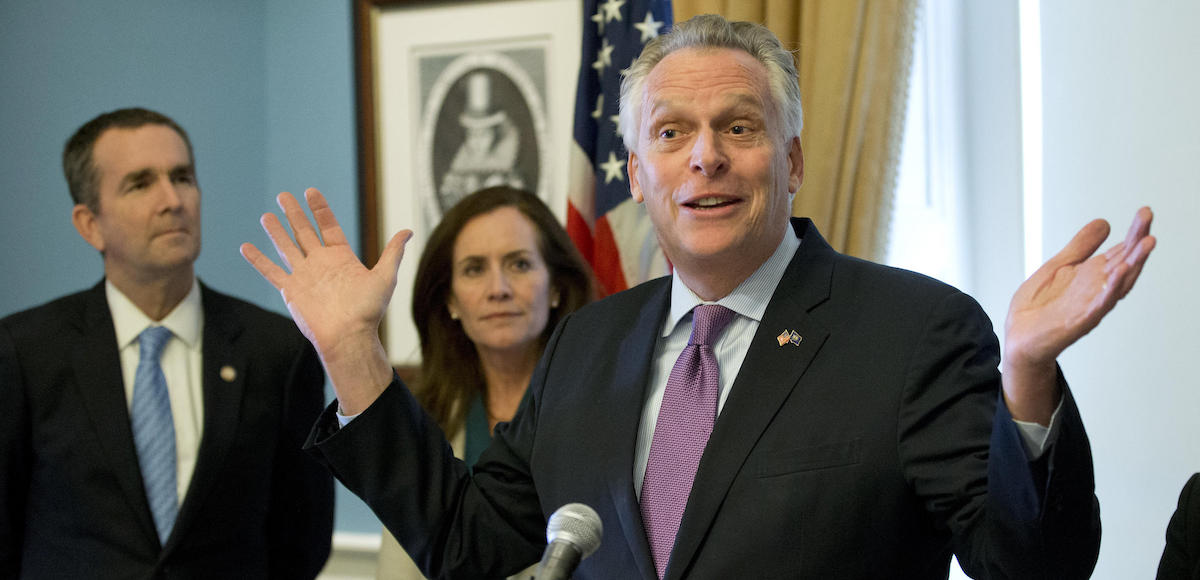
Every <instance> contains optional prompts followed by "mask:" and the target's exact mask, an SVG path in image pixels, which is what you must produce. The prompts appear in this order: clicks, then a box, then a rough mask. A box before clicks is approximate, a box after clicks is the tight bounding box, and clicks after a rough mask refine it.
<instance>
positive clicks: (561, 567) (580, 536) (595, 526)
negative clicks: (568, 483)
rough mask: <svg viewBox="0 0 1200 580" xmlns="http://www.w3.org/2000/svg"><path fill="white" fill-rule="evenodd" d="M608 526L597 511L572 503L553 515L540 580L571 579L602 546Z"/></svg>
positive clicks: (549, 525) (548, 524)
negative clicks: (602, 522) (580, 564)
mask: <svg viewBox="0 0 1200 580" xmlns="http://www.w3.org/2000/svg"><path fill="white" fill-rule="evenodd" d="M603 534H604V526H603V525H602V524H601V523H600V516H599V515H598V514H597V513H596V510H594V509H592V508H590V507H588V506H586V505H584V504H581V503H569V504H567V505H564V506H562V507H560V508H558V509H557V510H555V511H554V513H553V514H550V521H549V523H547V524H546V542H547V544H546V551H545V552H544V553H543V554H542V561H541V563H540V564H538V567H537V575H536V576H535V578H536V579H537V580H567V579H568V578H570V577H571V573H572V572H574V571H575V568H578V567H579V563H580V562H581V561H583V559H584V558H586V557H588V556H591V555H592V553H593V552H595V551H596V548H599V547H600V536H601V535H603Z"/></svg>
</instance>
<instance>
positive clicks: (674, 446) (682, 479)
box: [641, 304, 735, 578]
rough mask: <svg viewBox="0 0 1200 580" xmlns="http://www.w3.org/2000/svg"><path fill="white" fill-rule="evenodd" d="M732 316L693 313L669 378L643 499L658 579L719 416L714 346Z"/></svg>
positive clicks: (711, 307)
mask: <svg viewBox="0 0 1200 580" xmlns="http://www.w3.org/2000/svg"><path fill="white" fill-rule="evenodd" d="M734 315H735V313H734V311H732V310H730V309H728V308H725V307H724V306H718V305H716V304H701V305H699V306H697V307H696V308H695V310H693V311H692V336H691V338H689V339H688V345H687V346H686V347H684V348H683V352H682V353H680V354H679V359H677V360H676V361H675V366H674V368H672V369H671V376H670V378H668V379H667V388H666V391H665V392H664V394H663V401H662V406H661V407H660V408H659V412H658V421H657V422H656V423H655V425H654V439H653V441H652V442H651V443H650V457H649V459H648V460H647V462H646V477H645V479H644V480H643V481H642V498H641V504H642V523H643V525H645V527H646V538H647V539H648V540H649V541H650V551H651V553H652V554H653V555H654V568H655V569H656V570H658V577H659V578H662V577H663V574H664V573H665V572H666V569H667V561H668V560H669V559H670V557H671V548H672V547H673V546H674V545H675V534H676V532H678V531H679V522H680V521H681V520H682V519H683V509H684V507H686V506H687V500H688V495H689V494H690V493H691V492H692V480H694V479H695V478H696V469H697V467H698V466H699V465H700V456H701V455H702V454H703V453H704V447H705V445H707V444H708V436H709V434H711V433H712V429H713V423H714V422H715V421H716V418H717V396H718V394H719V393H720V390H721V376H720V373H719V371H718V370H717V357H716V355H715V354H714V353H713V347H712V345H713V343H714V342H716V340H717V337H719V336H720V335H721V331H723V330H725V327H726V326H728V325H729V323H730V321H732V320H733V317H734Z"/></svg>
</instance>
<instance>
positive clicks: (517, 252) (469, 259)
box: [455, 248, 533, 265]
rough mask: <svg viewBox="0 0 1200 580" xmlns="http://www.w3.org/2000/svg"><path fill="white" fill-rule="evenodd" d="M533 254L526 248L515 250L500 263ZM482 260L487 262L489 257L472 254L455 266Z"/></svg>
mask: <svg viewBox="0 0 1200 580" xmlns="http://www.w3.org/2000/svg"><path fill="white" fill-rule="evenodd" d="M532 253H533V250H529V249H524V248H522V249H520V250H513V251H511V252H509V253H507V254H504V255H503V256H500V261H501V262H503V261H504V260H511V259H513V258H521V257H524V256H528V255H530V254H532ZM482 260H487V256H484V255H481V254H471V255H469V256H463V258H462V259H461V260H459V261H457V262H455V264H459V265H462V264H466V263H469V262H475V261H482Z"/></svg>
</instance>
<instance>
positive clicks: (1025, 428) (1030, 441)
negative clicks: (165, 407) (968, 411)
mask: <svg viewBox="0 0 1200 580" xmlns="http://www.w3.org/2000/svg"><path fill="white" fill-rule="evenodd" d="M1062 406H1063V402H1062V400H1061V399H1060V400H1059V401H1058V406H1057V407H1055V408H1054V414H1052V415H1050V426H1049V427H1046V426H1043V425H1040V424H1038V423H1034V422H1032V421H1018V420H1016V419H1013V423H1016V424H1017V428H1018V430H1020V432H1021V441H1022V442H1023V443H1024V444H1025V454H1026V455H1027V456H1028V457H1029V460H1030V461H1037V460H1038V459H1040V458H1041V457H1042V454H1043V453H1045V452H1046V448H1047V447H1049V446H1050V443H1052V442H1053V441H1054V439H1055V438H1056V437H1057V436H1058V425H1059V423H1061V421H1059V420H1058V414H1059V411H1062ZM341 418H342V416H341V414H340V413H339V414H338V420H339V421H340V420H341ZM352 418H353V417H352ZM349 422H350V421H349V419H347V420H346V423H349ZM343 425H345V423H343Z"/></svg>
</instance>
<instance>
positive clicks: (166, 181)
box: [158, 177, 183, 211]
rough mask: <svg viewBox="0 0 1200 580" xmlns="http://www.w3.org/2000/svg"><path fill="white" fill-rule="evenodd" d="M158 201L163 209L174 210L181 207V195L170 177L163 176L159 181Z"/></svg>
mask: <svg viewBox="0 0 1200 580" xmlns="http://www.w3.org/2000/svg"><path fill="white" fill-rule="evenodd" d="M158 189H159V196H158V197H159V203H160V204H162V208H163V210H164V211H176V210H178V209H179V208H181V207H183V195H182V193H180V191H179V188H178V187H177V186H176V185H175V183H173V182H172V181H171V179H170V177H164V178H163V179H162V180H160V182H159V188H158Z"/></svg>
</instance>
